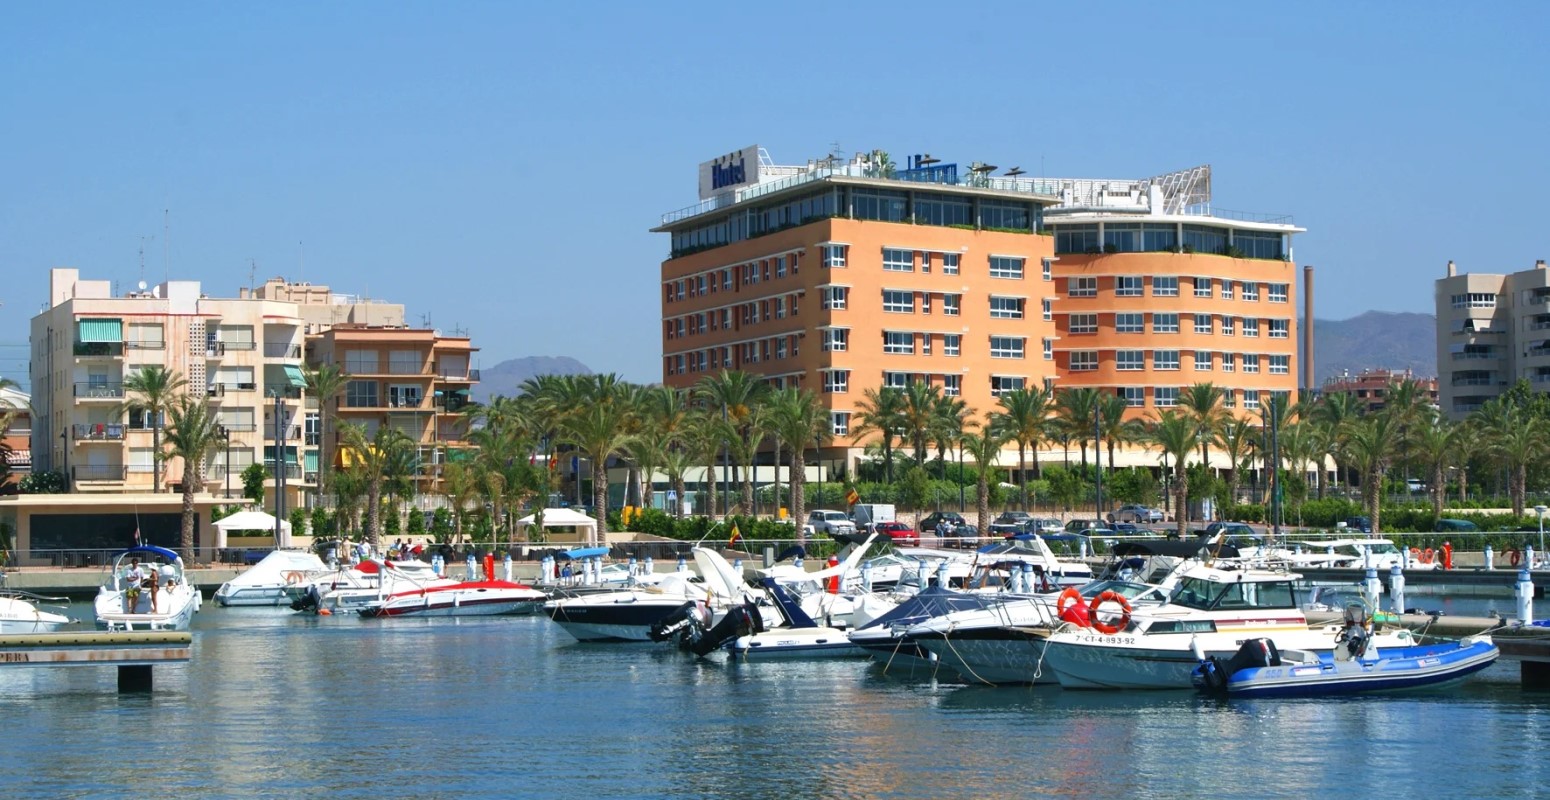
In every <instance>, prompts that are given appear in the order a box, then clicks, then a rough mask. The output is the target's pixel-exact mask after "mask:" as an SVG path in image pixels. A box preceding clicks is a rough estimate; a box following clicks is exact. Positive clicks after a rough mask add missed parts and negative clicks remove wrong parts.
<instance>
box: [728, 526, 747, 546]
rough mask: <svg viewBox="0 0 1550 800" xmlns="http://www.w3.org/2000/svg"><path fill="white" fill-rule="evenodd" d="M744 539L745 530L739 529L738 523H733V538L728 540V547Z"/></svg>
mask: <svg viewBox="0 0 1550 800" xmlns="http://www.w3.org/2000/svg"><path fill="white" fill-rule="evenodd" d="M742 540H743V532H742V531H740V530H738V529H737V523H736V522H734V523H732V538H730V539H728V540H727V547H734V546H736V545H737V543H738V542H741V541H742Z"/></svg>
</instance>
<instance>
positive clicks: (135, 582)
mask: <svg viewBox="0 0 1550 800" xmlns="http://www.w3.org/2000/svg"><path fill="white" fill-rule="evenodd" d="M203 601H204V597H203V596H201V595H200V594H199V590H198V589H196V588H194V586H193V585H192V584H190V583H189V582H188V580H187V578H186V576H185V575H184V574H183V559H181V558H179V557H178V554H177V553H174V552H172V551H171V550H168V549H166V548H164V547H155V546H153V545H143V546H140V547H131V548H129V549H128V550H125V551H124V552H122V553H120V554H119V556H118V558H117V559H115V560H114V562H113V576H112V578H111V579H110V580H109V581H108V583H107V584H105V585H104V586H103V587H102V588H101V589H99V590H98V591H97V600H96V611H97V626H98V627H100V628H104V629H106V630H110V631H113V630H169V631H181V630H187V629H188V626H189V623H190V622H192V621H193V618H194V612H196V611H198V610H199V606H200V604H201V603H203Z"/></svg>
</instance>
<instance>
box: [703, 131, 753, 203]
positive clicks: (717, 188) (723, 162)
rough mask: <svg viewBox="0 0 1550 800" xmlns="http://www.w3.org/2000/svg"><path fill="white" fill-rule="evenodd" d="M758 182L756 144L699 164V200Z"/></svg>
mask: <svg viewBox="0 0 1550 800" xmlns="http://www.w3.org/2000/svg"><path fill="white" fill-rule="evenodd" d="M758 182H759V146H758V145H756V144H754V145H749V146H747V147H745V148H743V149H741V150H738V151H735V152H732V153H728V154H726V155H724V156H721V157H719V158H714V159H711V160H710V161H706V162H705V163H703V164H700V199H701V200H708V199H710V198H712V197H715V196H716V195H718V194H724V193H726V192H730V191H734V190H736V189H741V188H743V187H744V186H752V185H753V184H756V183H758Z"/></svg>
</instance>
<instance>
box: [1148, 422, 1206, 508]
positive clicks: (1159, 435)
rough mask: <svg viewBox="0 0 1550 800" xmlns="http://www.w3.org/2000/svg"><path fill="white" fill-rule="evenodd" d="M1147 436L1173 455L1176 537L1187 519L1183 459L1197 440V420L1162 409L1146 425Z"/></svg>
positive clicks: (1168, 453) (1185, 478) (1187, 481)
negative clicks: (1147, 425) (1147, 426)
mask: <svg viewBox="0 0 1550 800" xmlns="http://www.w3.org/2000/svg"><path fill="white" fill-rule="evenodd" d="M1147 438H1148V439H1150V440H1151V442H1152V443H1153V444H1155V445H1157V447H1159V448H1161V449H1162V451H1163V452H1164V453H1166V454H1167V455H1169V456H1172V457H1173V499H1174V507H1175V508H1177V509H1178V511H1177V513H1176V514H1175V515H1174V516H1175V519H1176V521H1177V524H1178V535H1179V538H1180V539H1182V538H1184V533H1185V530H1184V528H1185V522H1186V521H1187V520H1188V519H1189V472H1188V471H1187V470H1186V469H1185V463H1184V462H1185V461H1187V460H1188V459H1189V456H1190V454H1192V453H1193V452H1194V451H1195V448H1196V446H1198V445H1199V443H1200V442H1199V439H1200V423H1199V420H1197V419H1195V418H1194V417H1193V416H1191V415H1190V414H1188V413H1187V412H1182V411H1174V410H1172V409H1169V410H1166V411H1163V412H1161V413H1160V414H1159V415H1158V418H1157V421H1156V422H1154V423H1152V425H1151V426H1149V428H1148V430H1147Z"/></svg>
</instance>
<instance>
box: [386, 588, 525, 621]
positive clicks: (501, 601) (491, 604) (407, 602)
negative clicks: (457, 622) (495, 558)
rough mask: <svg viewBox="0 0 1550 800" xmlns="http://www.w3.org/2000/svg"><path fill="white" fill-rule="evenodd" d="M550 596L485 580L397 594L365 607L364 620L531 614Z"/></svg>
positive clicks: (404, 591)
mask: <svg viewBox="0 0 1550 800" xmlns="http://www.w3.org/2000/svg"><path fill="white" fill-rule="evenodd" d="M547 599H548V595H546V594H544V593H543V592H540V591H539V590H537V589H534V588H533V587H531V586H526V585H524V584H520V583H512V582H511V581H498V580H484V581H464V582H462V583H454V584H451V585H432V586H422V587H419V588H415V589H407V590H403V591H397V592H394V593H392V594H389V595H384V596H382V597H381V598H379V599H377V600H375V601H372V602H369V603H367V604H366V605H364V606H362V607H361V608H360V609H359V610H360V614H361V616H363V617H411V616H413V617H490V616H499V615H505V614H531V613H533V611H534V610H535V609H537V608H538V606H540V605H542V604H543V602H544V601H545V600H547Z"/></svg>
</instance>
